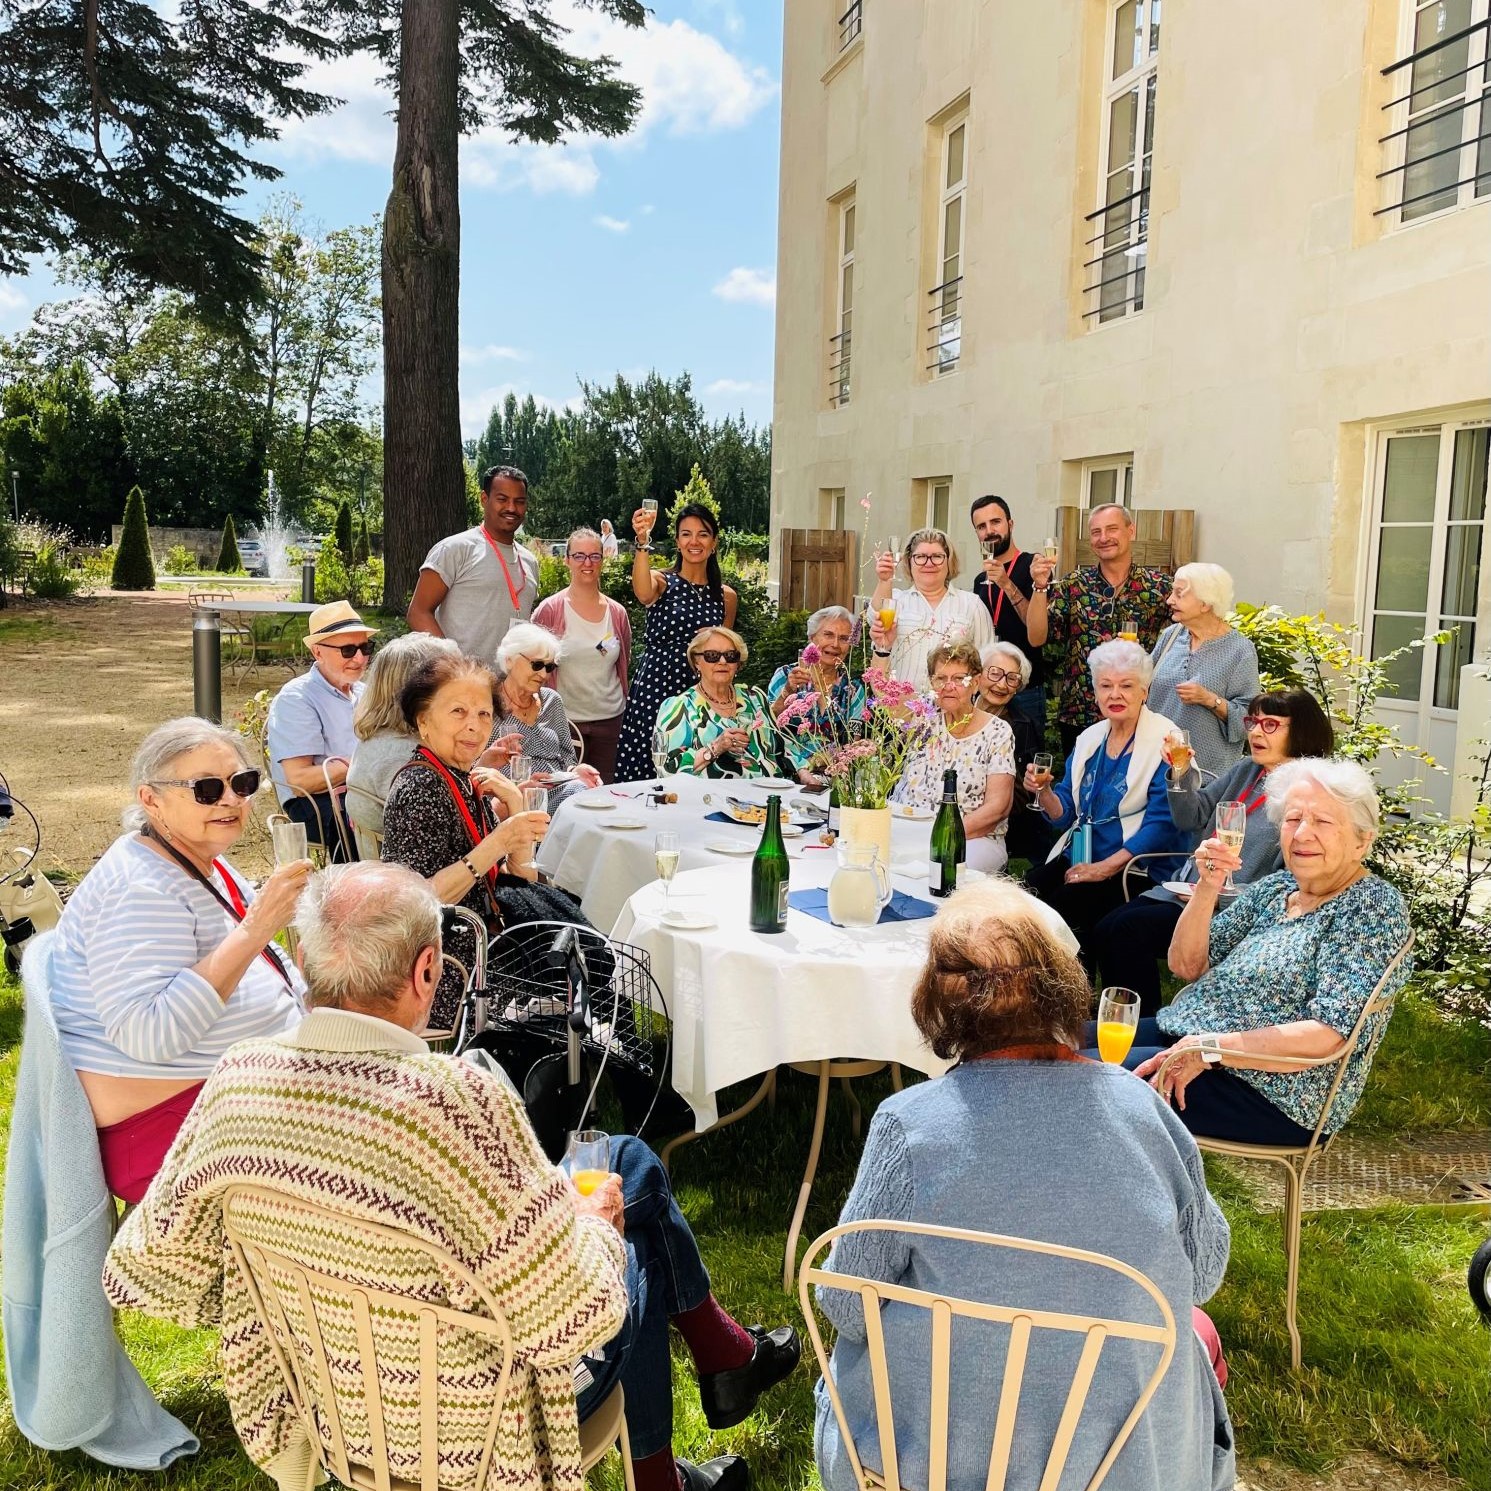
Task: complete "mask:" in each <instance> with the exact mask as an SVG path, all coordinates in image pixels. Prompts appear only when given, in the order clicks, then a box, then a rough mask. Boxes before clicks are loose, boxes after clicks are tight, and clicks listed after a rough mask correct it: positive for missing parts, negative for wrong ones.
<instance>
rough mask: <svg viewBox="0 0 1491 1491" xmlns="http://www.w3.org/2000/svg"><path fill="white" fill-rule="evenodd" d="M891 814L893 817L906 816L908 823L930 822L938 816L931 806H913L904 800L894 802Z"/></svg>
mask: <svg viewBox="0 0 1491 1491" xmlns="http://www.w3.org/2000/svg"><path fill="white" fill-rule="evenodd" d="M890 815H891V817H892V818H904V819H905V820H906V821H907V822H908V823H930V822H931V821H932V819H934V818H935V817H936V816H937V814H936V813H934V812H933V811H932V810H931V809H930V808H913V807H912V806H910V804H908V803H903V802H895V803H892V804H891V807H890Z"/></svg>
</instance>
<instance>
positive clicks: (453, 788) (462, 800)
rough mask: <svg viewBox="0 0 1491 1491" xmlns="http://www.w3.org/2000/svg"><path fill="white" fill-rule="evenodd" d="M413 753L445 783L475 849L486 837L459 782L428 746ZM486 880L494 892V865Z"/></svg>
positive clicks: (480, 802)
mask: <svg viewBox="0 0 1491 1491" xmlns="http://www.w3.org/2000/svg"><path fill="white" fill-rule="evenodd" d="M414 754H415V755H416V756H417V757H418V758H419V759H420V760H421V761H423V762H424V763H425V764H426V765H427V766H430V767H433V768H434V770H435V772H436V773H437V774H438V775H439V777H440V778H441V780H442V781H443V782H444V783H445V787H446V790H447V791H448V792H449V793H450V796H451V801H452V802H454V803H455V805H456V807H457V808H458V809H459V810H460V814H461V817H462V818H464V819H465V820H466V832H467V833H469V834H470V835H471V847H472V848H473V849H475V848H476V846H477V845H478V844H480V843H481V841H482V840H483V839H484V838H485V837H486V835H485V834H484V833H483V832H482V830H481V829H480V828H478V827H477V824H476V819H475V818H473V817H472V816H471V809H470V808H468V807H467V806H466V795H465V793H463V792H462V791H461V784H460V783H459V782H457V781H456V779H455V777H453V776H452V775H451V772H450V768H449V767H448V766H446V764H445V762H443V761H442V760H441V759H440V758H439V757H438V756H437V755H436V754H435V753H434V751H432V750H430V748H429V747H428V746H420V747H419V748H418V749H417V750H416V751H415V753H414ZM476 804H477V811H478V812H479V813H481V814H482V817H483V819H485V817H486V814H485V812H484V811H483V808H482V801H481V798H480V797H478V798H477V799H476ZM486 882H487V885H488V886H489V887H490V888H491V889H492V891H493V892H495V891H496V889H497V866H496V865H493V866H492V867H491V868H490V869H489V870H488V871H487V873H486Z"/></svg>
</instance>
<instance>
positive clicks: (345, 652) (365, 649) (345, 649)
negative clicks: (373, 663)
mask: <svg viewBox="0 0 1491 1491" xmlns="http://www.w3.org/2000/svg"><path fill="white" fill-rule="evenodd" d="M316 646H317V647H324V648H325V649H326V650H327V651H328V652H339V653H341V655H342V657H343V658H345V659H346V661H347V662H349V663H350V662H351V661H352V659H353V658H355V657H356V656H357V654H358V653H359V652H360V653H361V654H362V655H363V656H364V657H372V655H373V639H372V638H371V637H369V638H368V640H367V641H366V642H343V643H342V644H341V645H340V646H338V645H337V643H335V642H317V643H316Z"/></svg>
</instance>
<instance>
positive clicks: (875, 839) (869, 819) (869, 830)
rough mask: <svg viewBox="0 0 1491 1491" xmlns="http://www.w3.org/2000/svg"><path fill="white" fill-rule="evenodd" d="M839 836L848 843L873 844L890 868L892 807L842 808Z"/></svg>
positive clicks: (883, 861)
mask: <svg viewBox="0 0 1491 1491" xmlns="http://www.w3.org/2000/svg"><path fill="white" fill-rule="evenodd" d="M839 837H840V838H842V839H843V840H844V842H845V843H846V844H873V845H874V846H875V849H876V851H877V853H878V854H879V856H880V863H881V864H882V865H884V866H885V868H886V869H887V870H889V869H890V808H889V807H884V808H840V809H839Z"/></svg>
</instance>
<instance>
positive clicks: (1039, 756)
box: [1028, 751, 1056, 813]
mask: <svg viewBox="0 0 1491 1491" xmlns="http://www.w3.org/2000/svg"><path fill="white" fill-rule="evenodd" d="M1030 764H1031V766H1032V767H1033V768H1034V770H1035V774H1036V777H1037V781H1036V784H1035V785H1036V791H1035V794H1034V795H1033V796H1032V797H1031V799H1030V802H1029V804H1028V806H1029V808H1030V811H1031V812H1032V813H1044V812H1045V809H1044V808H1043V807H1042V806H1041V796H1040V794H1041V789H1042V788H1044V787H1046V786H1048V785H1049V784H1050V782H1051V779H1052V776H1053V773H1052V770H1051V768H1052V767H1053V766H1055V765H1056V758H1055V757H1054V756H1053V755H1052V754H1051V752H1050V751H1037V752H1036V753H1035V755H1033V756H1032V757H1031V758H1030ZM1042 779H1043V780H1042Z"/></svg>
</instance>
